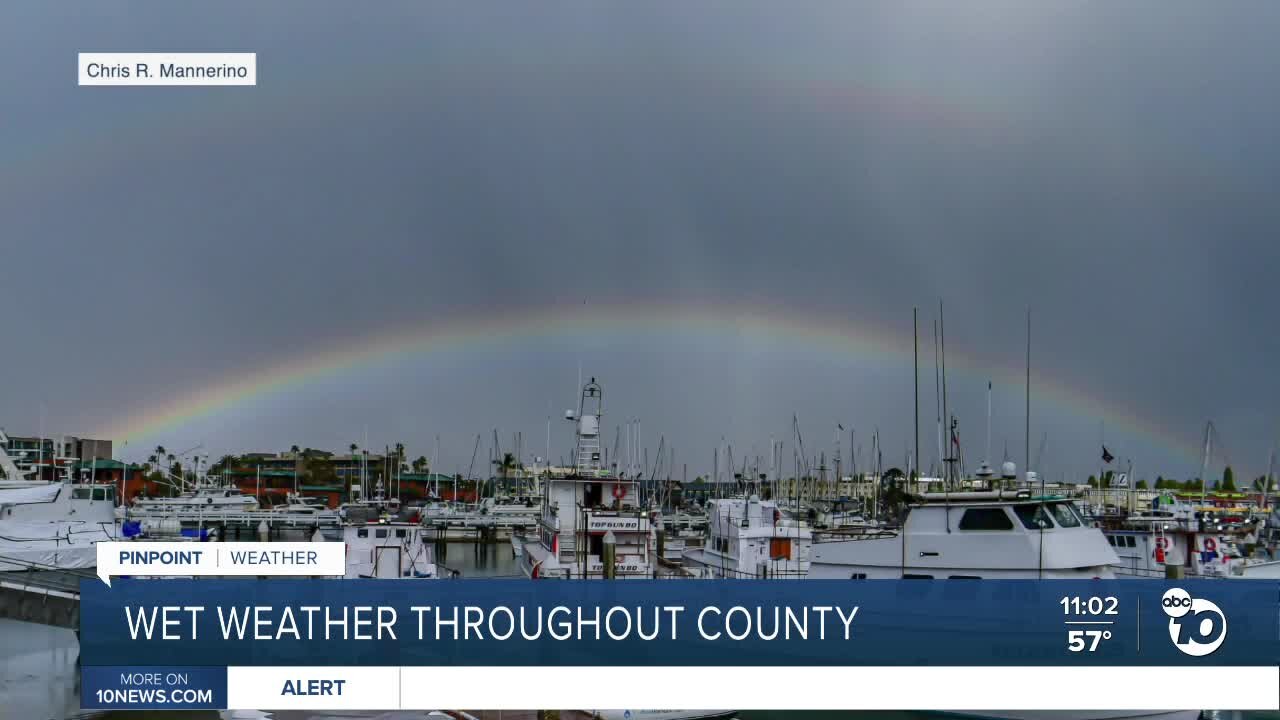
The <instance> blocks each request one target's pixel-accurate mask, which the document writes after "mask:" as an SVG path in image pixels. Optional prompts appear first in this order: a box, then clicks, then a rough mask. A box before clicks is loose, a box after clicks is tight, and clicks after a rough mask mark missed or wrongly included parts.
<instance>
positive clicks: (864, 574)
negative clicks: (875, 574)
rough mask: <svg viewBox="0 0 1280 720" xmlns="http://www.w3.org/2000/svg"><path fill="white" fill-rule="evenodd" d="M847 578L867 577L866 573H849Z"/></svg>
mask: <svg viewBox="0 0 1280 720" xmlns="http://www.w3.org/2000/svg"><path fill="white" fill-rule="evenodd" d="M849 579H850V580H866V579H867V574H866V573H854V574H852V575H850V576H849Z"/></svg>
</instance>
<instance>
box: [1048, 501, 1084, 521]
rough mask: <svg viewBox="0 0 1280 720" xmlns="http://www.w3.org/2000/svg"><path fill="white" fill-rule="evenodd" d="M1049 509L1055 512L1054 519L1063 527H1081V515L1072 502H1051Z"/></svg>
mask: <svg viewBox="0 0 1280 720" xmlns="http://www.w3.org/2000/svg"><path fill="white" fill-rule="evenodd" d="M1049 510H1051V511H1052V512H1053V519H1054V520H1056V521H1057V522H1058V524H1059V525H1061V526H1062V527H1080V525H1081V524H1082V523H1081V522H1080V515H1079V514H1077V513H1076V509H1075V508H1073V507H1071V503H1065V502H1060V503H1051V504H1050V505H1049Z"/></svg>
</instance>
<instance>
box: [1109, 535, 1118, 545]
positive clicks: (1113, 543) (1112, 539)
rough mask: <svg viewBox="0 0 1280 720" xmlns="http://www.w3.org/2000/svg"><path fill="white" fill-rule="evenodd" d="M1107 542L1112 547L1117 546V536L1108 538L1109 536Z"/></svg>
mask: <svg viewBox="0 0 1280 720" xmlns="http://www.w3.org/2000/svg"><path fill="white" fill-rule="evenodd" d="M1107 542H1108V543H1110V544H1111V545H1112V546H1115V544H1116V536H1115V535H1108V536H1107Z"/></svg>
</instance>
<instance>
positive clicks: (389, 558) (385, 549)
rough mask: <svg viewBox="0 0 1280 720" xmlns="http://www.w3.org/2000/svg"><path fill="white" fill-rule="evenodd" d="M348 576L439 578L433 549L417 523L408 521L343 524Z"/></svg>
mask: <svg viewBox="0 0 1280 720" xmlns="http://www.w3.org/2000/svg"><path fill="white" fill-rule="evenodd" d="M342 539H343V541H345V542H346V544H347V574H346V577H348V578H381V579H402V580H403V579H413V580H433V579H436V578H439V577H440V575H439V568H438V567H437V566H436V560H435V549H434V547H433V546H432V544H431V538H430V537H428V535H427V533H425V532H423V529H422V527H421V526H419V525H416V524H410V523H376V524H369V525H347V526H345V527H344V528H343V529H342Z"/></svg>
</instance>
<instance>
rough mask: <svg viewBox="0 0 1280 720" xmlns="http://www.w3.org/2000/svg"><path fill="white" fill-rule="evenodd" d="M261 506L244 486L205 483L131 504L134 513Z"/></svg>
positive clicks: (226, 510) (242, 509) (239, 509)
mask: <svg viewBox="0 0 1280 720" xmlns="http://www.w3.org/2000/svg"><path fill="white" fill-rule="evenodd" d="M257 509H258V500H257V498H255V497H253V496H252V495H245V494H244V493H242V492H240V488H237V487H234V486H223V485H215V484H207V483H202V484H200V485H198V486H196V487H195V488H192V489H191V490H187V491H185V492H183V493H181V494H180V495H178V496H177V497H158V498H153V497H141V496H139V497H137V498H135V499H134V501H133V505H131V506H130V508H129V514H130V515H135V516H136V515H147V514H158V515H175V514H195V513H209V512H217V513H229V512H248V511H252V510H257Z"/></svg>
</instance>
